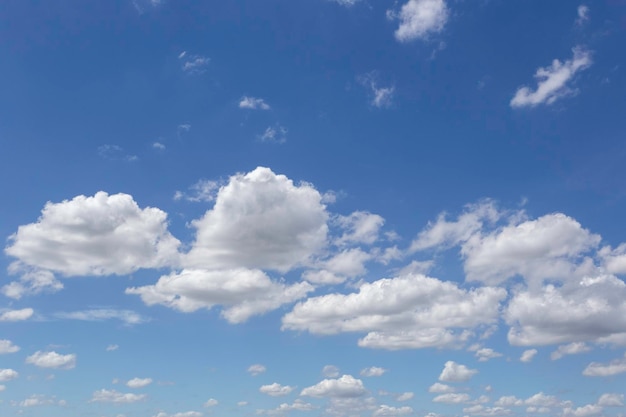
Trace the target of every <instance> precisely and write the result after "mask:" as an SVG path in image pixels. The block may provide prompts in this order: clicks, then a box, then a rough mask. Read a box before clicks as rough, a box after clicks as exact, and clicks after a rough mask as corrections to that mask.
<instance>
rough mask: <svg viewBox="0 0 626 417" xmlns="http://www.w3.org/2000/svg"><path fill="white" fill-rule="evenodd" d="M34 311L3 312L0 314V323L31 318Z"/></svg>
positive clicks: (28, 309) (24, 309) (23, 309)
mask: <svg viewBox="0 0 626 417" xmlns="http://www.w3.org/2000/svg"><path fill="white" fill-rule="evenodd" d="M34 313H35V311H34V310H33V309H32V308H22V309H20V310H4V311H2V312H1V313H0V322H2V321H23V320H28V319H29V318H31V317H32V316H33V314H34Z"/></svg>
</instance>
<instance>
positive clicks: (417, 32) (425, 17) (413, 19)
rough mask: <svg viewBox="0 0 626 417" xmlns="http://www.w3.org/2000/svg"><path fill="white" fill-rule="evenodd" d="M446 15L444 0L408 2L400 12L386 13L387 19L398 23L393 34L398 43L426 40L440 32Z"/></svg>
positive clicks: (445, 20)
mask: <svg viewBox="0 0 626 417" xmlns="http://www.w3.org/2000/svg"><path fill="white" fill-rule="evenodd" d="M448 15H449V11H448V7H447V6H446V2H445V1H444V0H409V1H407V2H406V3H405V4H404V5H403V6H402V8H400V11H397V10H388V11H387V19H389V20H398V21H399V22H400V24H399V26H398V29H396V31H395V33H394V35H395V37H396V40H398V42H410V41H414V40H416V39H428V37H429V36H430V35H432V34H435V33H439V32H441V31H442V30H443V28H444V27H445V25H446V22H447V21H448Z"/></svg>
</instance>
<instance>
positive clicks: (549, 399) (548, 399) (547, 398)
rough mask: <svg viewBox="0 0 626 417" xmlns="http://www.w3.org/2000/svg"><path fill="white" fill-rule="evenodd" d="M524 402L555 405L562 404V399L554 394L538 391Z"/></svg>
mask: <svg viewBox="0 0 626 417" xmlns="http://www.w3.org/2000/svg"><path fill="white" fill-rule="evenodd" d="M524 404H525V405H531V406H535V407H555V406H557V405H559V404H561V401H559V399H558V398H556V397H555V396H554V395H546V394H544V393H543V392H538V393H537V394H535V395H532V396H530V397H528V398H527V399H526V400H524Z"/></svg>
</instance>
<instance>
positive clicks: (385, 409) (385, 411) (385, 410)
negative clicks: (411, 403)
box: [372, 404, 413, 417]
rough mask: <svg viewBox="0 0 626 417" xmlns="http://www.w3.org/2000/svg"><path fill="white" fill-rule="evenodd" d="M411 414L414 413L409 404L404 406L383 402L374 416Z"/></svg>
mask: <svg viewBox="0 0 626 417" xmlns="http://www.w3.org/2000/svg"><path fill="white" fill-rule="evenodd" d="M409 414H413V409H412V408H411V407H408V406H404V407H392V406H390V405H385V404H382V405H380V406H379V407H378V408H377V409H376V410H375V411H374V413H372V416H374V417H383V416H384V417H387V416H406V415H409Z"/></svg>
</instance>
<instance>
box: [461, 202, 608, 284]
mask: <svg viewBox="0 0 626 417" xmlns="http://www.w3.org/2000/svg"><path fill="white" fill-rule="evenodd" d="M599 242H600V236H598V235H594V234H592V233H590V232H589V231H588V230H586V229H583V228H582V227H581V225H580V223H578V222H577V221H576V220H574V219H572V218H571V217H568V216H566V215H564V214H561V213H556V214H549V215H545V216H542V217H540V218H538V219H536V220H528V221H524V222H522V223H519V224H512V225H509V226H506V227H504V228H501V229H500V230H497V231H495V232H493V233H489V234H486V235H481V234H478V233H475V234H473V235H472V237H471V238H469V239H468V240H467V242H465V243H464V244H463V248H462V254H463V256H464V257H465V272H466V279H467V280H468V281H480V282H483V283H486V284H489V285H497V284H500V283H502V282H504V281H505V280H507V279H508V278H511V277H513V276H515V275H522V276H524V278H525V279H526V280H527V281H531V283H532V282H536V281H539V282H541V280H543V279H547V278H550V279H554V278H567V277H569V276H570V275H572V273H573V272H574V265H573V262H572V260H574V259H577V258H578V257H579V256H580V255H581V254H583V253H585V252H587V251H589V250H591V249H593V248H595V247H596V246H597V245H598V244H599Z"/></svg>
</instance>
